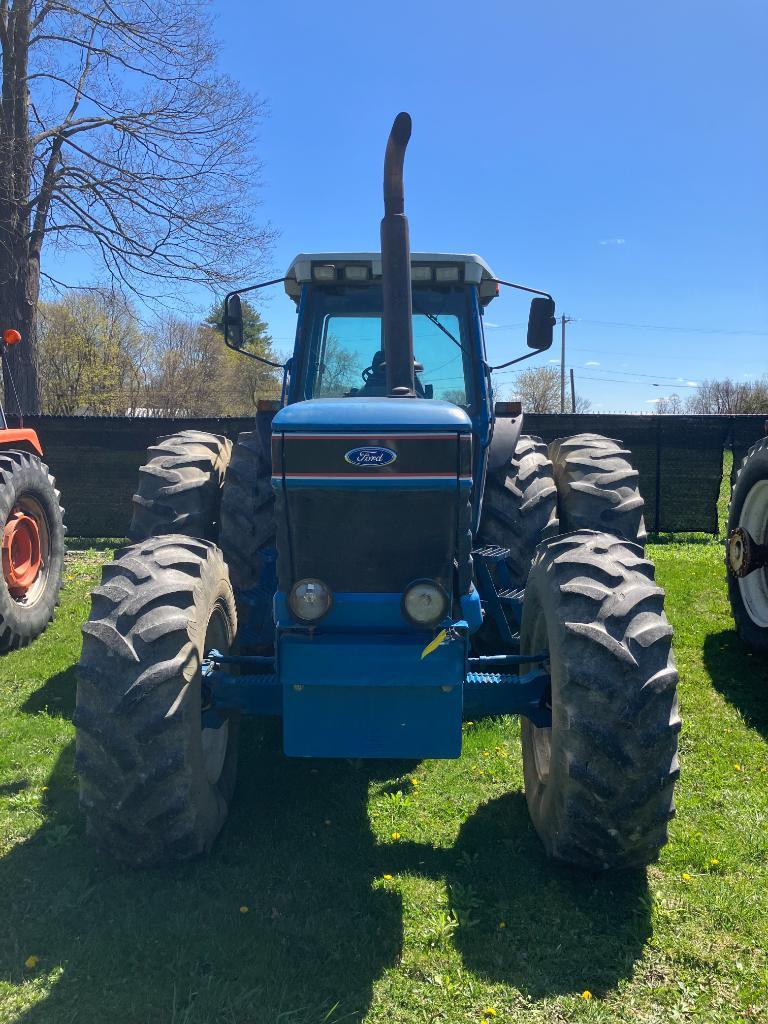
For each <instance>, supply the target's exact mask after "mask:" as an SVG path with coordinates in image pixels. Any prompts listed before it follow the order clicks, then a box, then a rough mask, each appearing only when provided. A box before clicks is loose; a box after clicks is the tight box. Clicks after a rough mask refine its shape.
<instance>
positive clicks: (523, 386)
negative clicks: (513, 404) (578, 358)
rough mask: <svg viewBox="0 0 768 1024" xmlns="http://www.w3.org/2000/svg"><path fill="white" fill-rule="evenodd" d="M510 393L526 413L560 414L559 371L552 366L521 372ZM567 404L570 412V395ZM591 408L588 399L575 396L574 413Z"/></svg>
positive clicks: (536, 367) (532, 368)
mask: <svg viewBox="0 0 768 1024" xmlns="http://www.w3.org/2000/svg"><path fill="white" fill-rule="evenodd" d="M512 392H513V397H514V398H518V399H519V400H520V401H521V402H522V403H523V409H525V410H526V411H527V412H560V370H558V369H557V368H556V367H554V366H532V367H530V368H529V369H528V370H523V371H522V373H520V374H518V376H517V379H516V380H515V383H514V386H513V388H512ZM568 403H569V406H568V411H569V412H570V393H569V395H568ZM591 408H592V403H591V402H590V400H589V399H588V398H585V397H584V396H583V395H578V394H577V395H576V412H589V410H590V409H591Z"/></svg>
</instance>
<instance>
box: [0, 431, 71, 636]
mask: <svg viewBox="0 0 768 1024" xmlns="http://www.w3.org/2000/svg"><path fill="white" fill-rule="evenodd" d="M59 497H60V495H59V492H58V491H57V490H56V481H55V480H54V479H53V477H52V476H51V475H50V473H49V472H48V467H47V466H46V465H45V464H44V463H43V462H41V461H40V459H39V458H38V457H37V456H36V455H30V454H29V453H28V452H21V451H3V452H0V524H1V528H2V534H3V537H2V566H3V573H2V579H1V580H0V652H1V653H5V652H6V651H13V650H16V649H17V648H19V647H26V646H27V644H29V643H31V642H32V641H33V640H34V639H35V638H36V637H38V636H40V634H41V633H42V632H43V631H44V630H45V628H46V627H47V625H48V623H49V622H50V621H51V619H52V618H53V614H54V612H55V610H56V606H57V605H58V603H59V593H60V591H61V580H62V572H63V569H64V551H65V547H64V534H65V530H64V510H63V509H62V507H61V505H60V504H59Z"/></svg>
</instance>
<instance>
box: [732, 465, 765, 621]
mask: <svg viewBox="0 0 768 1024" xmlns="http://www.w3.org/2000/svg"><path fill="white" fill-rule="evenodd" d="M738 525H739V526H741V527H743V528H744V529H745V530H746V531H747V532H748V533H749V534H750V535H751V536H752V538H753V539H754V540H755V541H757V543H758V544H766V543H768V480H758V481H757V483H756V484H755V485H754V487H752V489H751V490H750V491H749V493H748V494H747V496H746V498H745V499H744V504H743V505H742V506H741V514H740V515H739V523H738ZM739 591H740V593H741V600H742V602H743V604H744V607H745V608H746V610H747V614H748V615H749V617H750V618H751V619H752V621H753V622H754V623H755V625H756V626H761V627H763V628H765V627H768V570H766V569H755V570H754V572H751V573H750V574H749V575H748V576H743V577H741V578H740V579H739Z"/></svg>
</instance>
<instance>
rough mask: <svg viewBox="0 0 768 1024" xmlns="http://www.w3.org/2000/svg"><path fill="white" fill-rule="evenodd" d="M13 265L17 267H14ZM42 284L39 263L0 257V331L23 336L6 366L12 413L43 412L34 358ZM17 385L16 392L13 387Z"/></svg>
mask: <svg viewBox="0 0 768 1024" xmlns="http://www.w3.org/2000/svg"><path fill="white" fill-rule="evenodd" d="M12 263H15V264H16V265H15V266H12V265H11V264H12ZM14 271H15V272H14ZM39 282H40V275H39V269H38V265H37V262H36V261H33V260H29V259H27V258H25V257H22V258H21V259H20V260H18V261H16V260H14V255H13V253H7V254H6V253H4V254H2V256H0V331H4V330H6V328H9V327H13V328H15V329H16V330H17V331H18V332H19V333H20V334H21V339H22V340H21V342H20V343H19V344H18V345H14V346H12V347H11V348H9V349H8V352H7V357H6V358H7V367H8V369H9V371H10V377H12V378H13V383H12V381H11V379H9V374H6V373H4V374H3V392H4V400H5V408H6V411H7V412H9V413H16V412H22V413H30V414H33V413H38V412H40V397H39V388H38V378H37V360H36V358H35V356H36V345H35V341H36V338H35V327H36V324H35V321H36V310H37V298H38V292H39ZM14 383H15V385H16V392H14V388H13V384H14ZM17 396H18V397H17Z"/></svg>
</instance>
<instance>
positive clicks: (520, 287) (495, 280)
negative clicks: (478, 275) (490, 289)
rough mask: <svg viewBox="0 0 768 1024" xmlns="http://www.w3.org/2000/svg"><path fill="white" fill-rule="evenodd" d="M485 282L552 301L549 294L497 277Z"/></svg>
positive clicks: (487, 279)
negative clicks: (541, 296)
mask: <svg viewBox="0 0 768 1024" xmlns="http://www.w3.org/2000/svg"><path fill="white" fill-rule="evenodd" d="M485 280H486V281H491V282H492V283H493V284H503V285H505V286H506V287H507V288H517V290H518V291H519V292H530V294H531V295H543V296H544V298H545V299H552V296H551V295H550V294H549V292H540V291H539V289H538V288H528V287H526V286H525V285H524V284H512V282H511V281H502V280H501V278H498V277H490V278H488V277H487V278H486V279H485ZM552 301H553V302H554V301H555V300H554V299H552ZM513 362H517V360H513Z"/></svg>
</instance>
